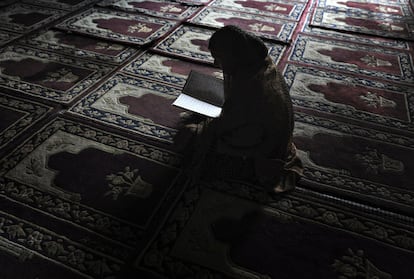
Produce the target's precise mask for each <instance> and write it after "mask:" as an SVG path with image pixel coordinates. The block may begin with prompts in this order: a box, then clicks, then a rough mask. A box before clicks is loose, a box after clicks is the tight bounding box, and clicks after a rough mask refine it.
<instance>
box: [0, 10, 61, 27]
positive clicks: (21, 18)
mask: <svg viewBox="0 0 414 279" xmlns="http://www.w3.org/2000/svg"><path fill="white" fill-rule="evenodd" d="M63 14H64V12H63V11H61V10H55V9H50V8H46V7H43V8H41V9H39V7H37V6H33V5H28V4H21V3H16V4H12V5H10V6H6V7H4V8H2V9H1V10H0V21H1V29H6V30H9V31H13V32H17V33H25V32H28V31H32V30H34V29H36V28H39V27H42V26H44V25H45V24H47V23H50V22H52V21H54V20H56V19H58V18H59V17H61V16H62V15H63Z"/></svg>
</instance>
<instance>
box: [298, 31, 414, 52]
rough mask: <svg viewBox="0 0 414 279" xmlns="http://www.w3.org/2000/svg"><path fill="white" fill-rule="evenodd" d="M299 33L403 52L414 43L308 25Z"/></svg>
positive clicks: (411, 48)
mask: <svg viewBox="0 0 414 279" xmlns="http://www.w3.org/2000/svg"><path fill="white" fill-rule="evenodd" d="M301 32H302V33H306V34H310V35H312V36H316V37H322V38H331V39H335V40H339V41H345V42H352V43H359V44H365V45H373V46H381V47H387V48H396V49H405V50H413V49H414V43H412V42H409V41H406V40H399V39H389V38H382V37H374V36H370V35H365V34H361V33H343V32H340V31H338V30H336V31H335V30H330V29H323V28H318V27H311V26H309V25H304V27H303V29H302V30H301Z"/></svg>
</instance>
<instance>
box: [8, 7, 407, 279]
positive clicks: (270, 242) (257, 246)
mask: <svg viewBox="0 0 414 279" xmlns="http://www.w3.org/2000/svg"><path fill="white" fill-rule="evenodd" d="M413 8H414V2H413V1H409V0H394V1H383V0H354V1H347V0H344V1H342V0H341V1H340V0H319V1H317V0H295V1H281V0H177V1H159V0H149V1H141V0H139V1H131V0H102V1H101V0H76V1H67V0H54V1H52V0H35V1H28V0H24V1H17V0H7V1H0V22H1V24H0V269H1V275H0V277H1V279H16V278H25V279H26V278H39V279H40V278H62V279H86V278H88V279H95V278H96V279H98V278H99V279H135V278H145V279H162V278H165V279H167V278H188V279H194V278H209V279H212V278H215V279H218V278H222V279H240V278H243V279H258V278H266V279H276V278H286V279H293V278H309V279H314V278H340V279H345V278H349V279H351V278H381V279H383V278H384V279H391V278H402V279H405V278H411V277H412V274H414V267H413V265H412V263H413V262H414V184H413V181H414V161H413V159H412V158H413V157H414V123H413V118H414V41H413V32H412V30H413V26H414V25H413V20H412V17H413V14H414V13H413ZM228 24H236V25H239V26H241V27H242V28H243V29H245V30H249V31H251V32H252V33H255V34H256V35H258V36H260V37H261V38H262V40H263V41H264V43H265V44H266V45H267V46H268V48H269V56H270V57H271V59H272V60H273V61H274V62H275V63H276V64H277V68H278V69H279V70H280V72H281V74H282V75H283V76H284V78H285V80H286V83H287V85H288V89H289V93H290V95H291V97H292V103H293V109H294V113H295V114H294V116H295V117H294V119H295V129H294V132H293V142H294V143H295V145H296V147H297V153H298V156H299V157H300V159H301V160H302V162H303V166H304V172H303V177H302V178H301V180H300V181H299V182H298V185H297V187H296V188H295V190H293V191H291V192H288V193H283V194H270V193H267V192H265V191H264V189H263V188H261V187H260V186H259V185H255V184H251V182H246V181H238V180H231V179H225V180H214V181H199V182H197V183H194V182H192V180H189V179H188V175H187V174H186V173H183V170H182V166H183V163H185V162H183V153H185V151H186V148H187V146H190V145H189V143H190V142H189V138H190V136H189V134H186V133H178V134H177V131H178V129H179V128H180V127H181V125H182V120H183V119H186V118H187V117H188V111H186V110H184V109H181V108H178V107H175V106H173V105H172V103H173V102H174V100H175V99H176V97H177V96H178V95H179V94H180V93H181V91H182V89H183V86H184V84H185V82H186V80H187V78H188V75H189V73H190V72H191V71H192V70H195V71H198V72H201V73H204V74H207V75H211V76H215V77H218V78H222V76H223V73H222V71H221V70H220V69H219V68H217V67H216V66H214V63H213V57H212V56H211V54H210V51H209V50H208V41H209V38H210V37H211V35H212V34H213V33H214V31H215V30H217V29H218V28H220V27H221V26H224V25H228ZM177 135H178V136H177ZM174 139H176V141H175V142H174Z"/></svg>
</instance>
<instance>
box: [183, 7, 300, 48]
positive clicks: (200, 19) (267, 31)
mask: <svg viewBox="0 0 414 279" xmlns="http://www.w3.org/2000/svg"><path fill="white" fill-rule="evenodd" d="M188 22H191V23H194V24H198V25H202V26H210V27H214V28H220V27H223V26H225V25H237V26H240V27H241V28H242V29H244V30H248V31H250V32H252V33H253V34H255V35H257V36H259V37H262V38H264V39H270V40H275V41H281V42H285V43H287V42H289V41H290V39H291V37H292V35H293V31H294V30H295V27H296V24H297V23H296V22H294V21H288V20H281V19H275V18H271V17H267V16H262V15H254V14H248V13H244V12H236V11H229V10H224V9H218V8H214V7H206V8H204V9H203V10H202V11H200V12H199V13H198V14H197V15H195V16H194V17H192V18H191V19H190V20H188Z"/></svg>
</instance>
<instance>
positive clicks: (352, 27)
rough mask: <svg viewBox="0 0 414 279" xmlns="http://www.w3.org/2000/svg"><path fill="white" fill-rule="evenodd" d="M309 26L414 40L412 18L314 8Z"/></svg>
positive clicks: (413, 22)
mask: <svg viewBox="0 0 414 279" xmlns="http://www.w3.org/2000/svg"><path fill="white" fill-rule="evenodd" d="M311 25H312V26H318V27H323V28H328V29H334V30H343V31H349V32H356V33H362V34H369V35H377V36H382V37H389V38H400V39H406V40H411V41H413V40H414V35H413V34H414V33H413V30H414V21H413V20H412V16H411V17H390V16H387V15H384V14H370V13H360V12H358V11H336V10H329V9H323V8H316V9H315V11H314V14H313V17H312V21H311Z"/></svg>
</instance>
